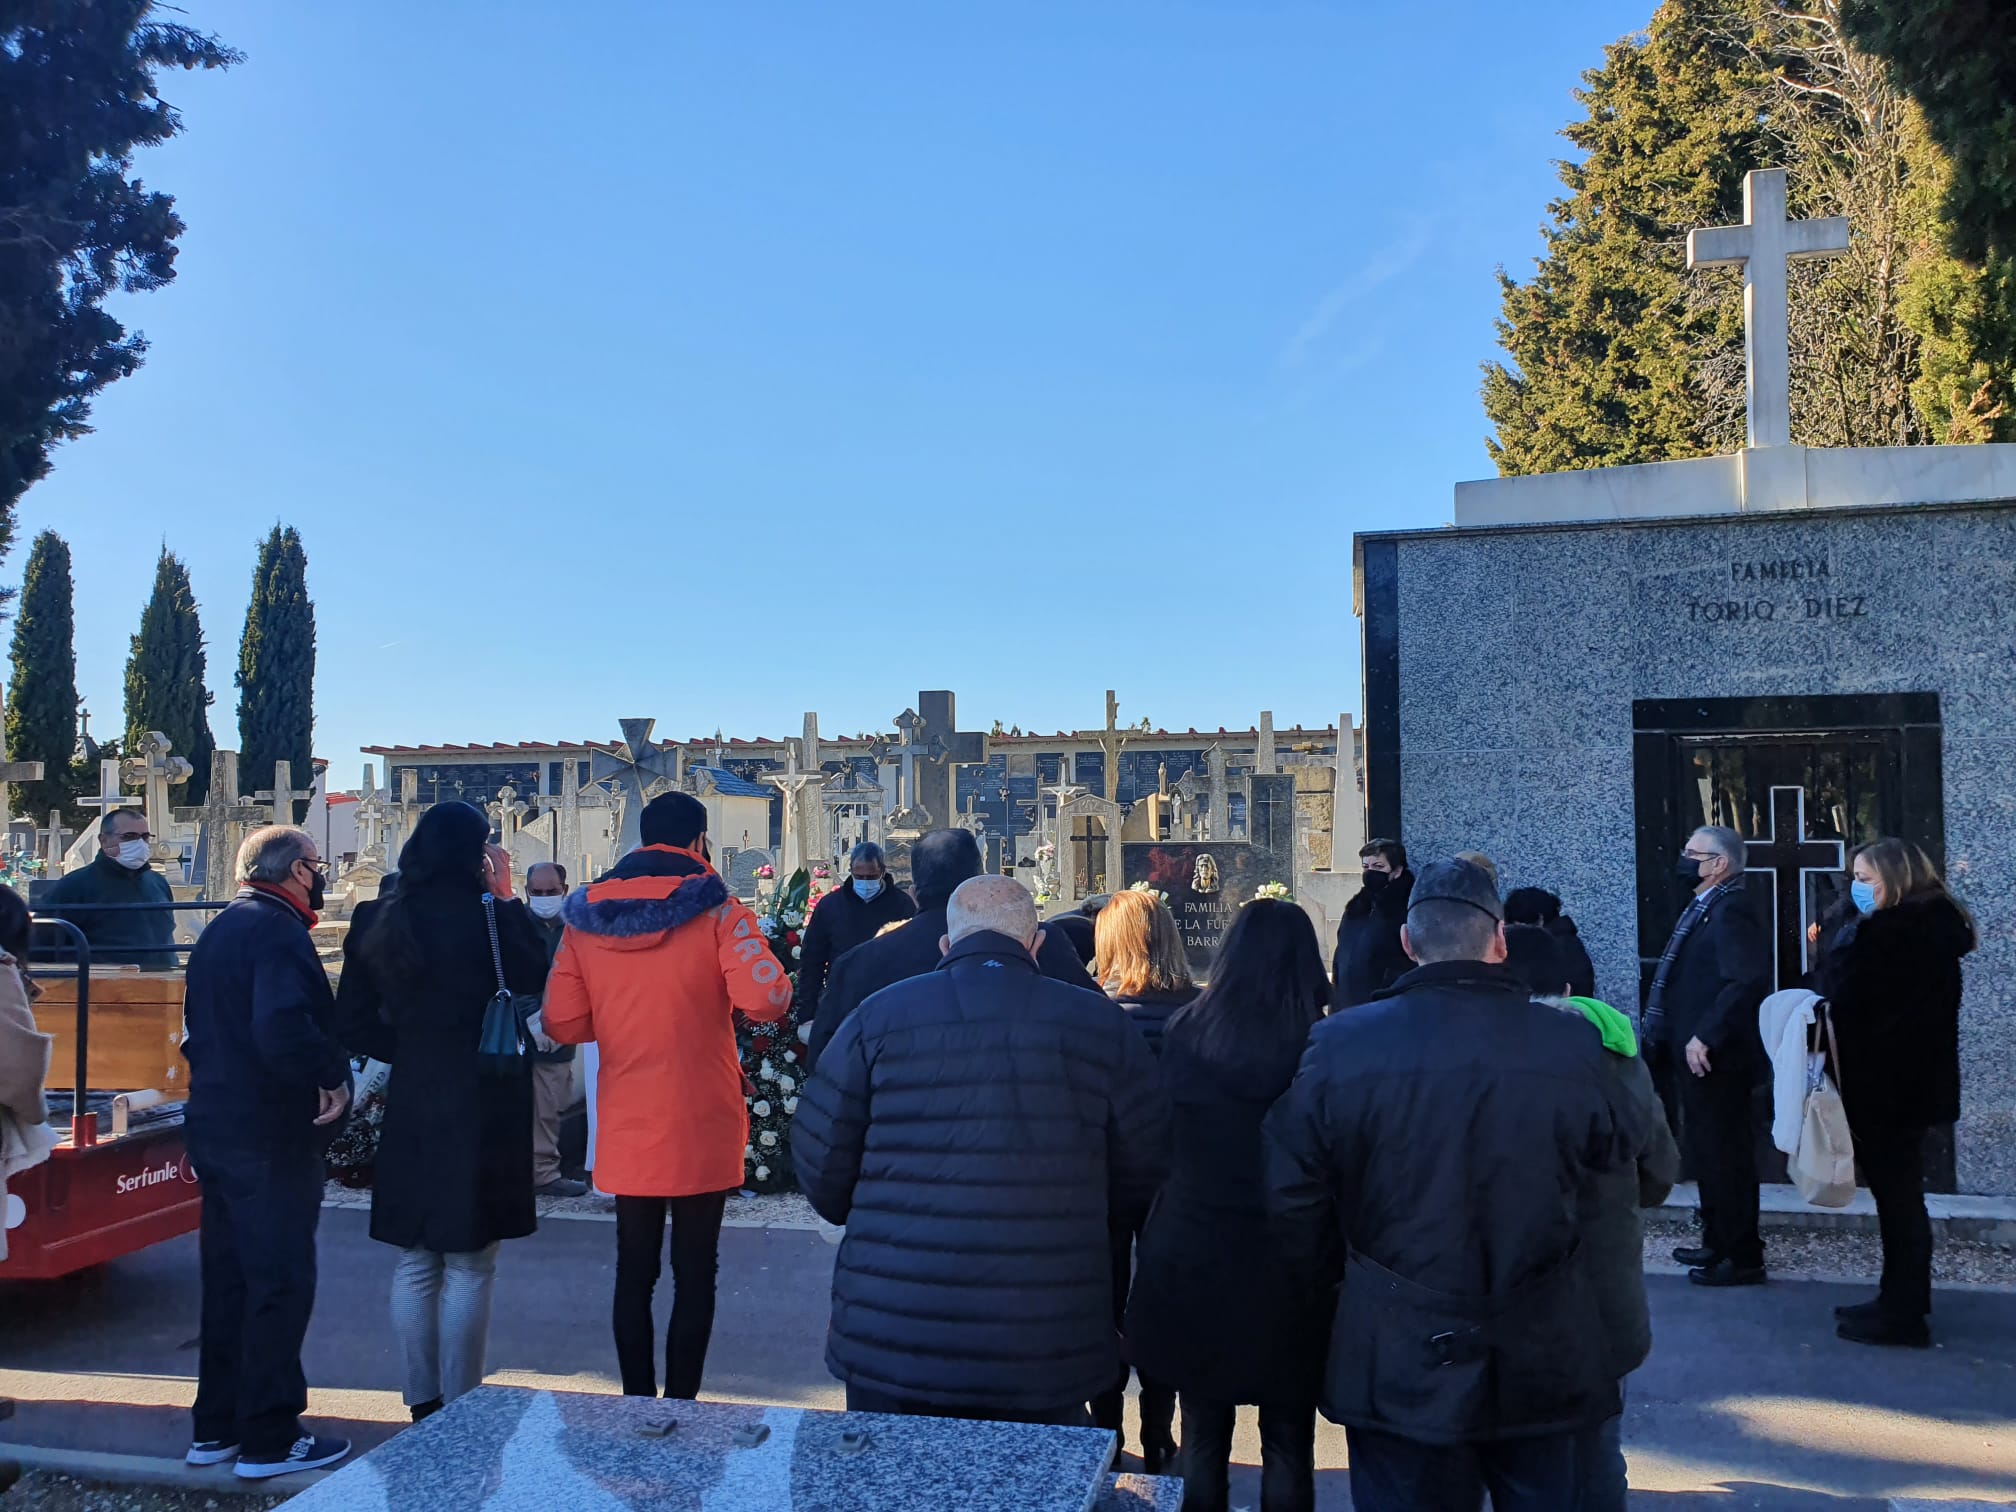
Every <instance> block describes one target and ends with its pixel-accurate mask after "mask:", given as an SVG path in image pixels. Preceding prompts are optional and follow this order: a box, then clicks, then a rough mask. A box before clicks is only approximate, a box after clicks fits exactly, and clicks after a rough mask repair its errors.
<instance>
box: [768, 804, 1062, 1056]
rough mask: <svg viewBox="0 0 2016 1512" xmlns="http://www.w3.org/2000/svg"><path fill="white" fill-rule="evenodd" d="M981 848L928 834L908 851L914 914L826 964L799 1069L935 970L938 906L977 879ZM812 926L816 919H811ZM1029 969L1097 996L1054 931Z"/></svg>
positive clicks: (940, 920)
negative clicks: (847, 1026) (851, 1019)
mask: <svg viewBox="0 0 2016 1512" xmlns="http://www.w3.org/2000/svg"><path fill="white" fill-rule="evenodd" d="M980 864H981V863H980V842H979V841H978V840H976V839H974V838H973V832H972V831H971V830H963V829H948V830H933V831H931V833H930V834H928V835H926V836H924V838H923V839H921V840H919V841H918V842H917V844H916V845H915V846H913V847H912V848H911V851H910V876H911V879H912V881H913V882H914V883H915V886H916V890H917V913H916V916H915V917H914V918H912V919H911V920H910V922H909V923H907V924H905V925H904V926H903V927H902V928H901V929H892V930H890V931H889V933H888V934H886V935H883V936H881V937H880V938H878V939H873V940H870V941H869V942H868V943H867V944H865V945H857V946H855V947H854V948H853V949H852V950H850V951H848V952H847V953H846V954H845V955H843V956H842V957H840V959H839V960H837V961H835V962H834V963H833V969H832V971H831V972H829V973H828V974H827V977H826V990H825V994H824V996H823V997H822V998H821V999H820V1004H821V1006H820V1009H819V1016H818V1017H817V1018H816V1019H814V1020H813V1021H812V1034H811V1037H810V1039H809V1041H808V1043H807V1047H806V1061H805V1063H806V1065H808V1066H817V1065H818V1064H819V1057H820V1056H821V1055H823V1054H825V1052H826V1046H827V1045H828V1044H830V1043H831V1042H832V1039H833V1036H834V1034H835V1033H837V1032H838V1030H839V1028H840V1026H841V1024H843V1023H844V1022H846V1019H847V1015H848V1014H850V1013H852V1012H853V1011H854V1010H855V1009H856V1008H857V1007H859V1006H860V1005H861V1004H862V1003H865V1002H866V1001H867V1000H868V999H869V998H871V997H873V996H874V995H875V994H876V993H878V992H880V991H881V990H882V989H883V988H884V987H888V986H891V985H892V984H894V983H896V982H901V981H904V980H906V979H907V978H910V977H917V976H923V975H925V974H926V973H928V972H931V971H934V970H936V969H937V966H938V958H939V949H938V942H939V941H940V940H942V939H944V938H945V904H946V902H947V900H948V899H950V898H951V896H952V890H953V889H954V888H956V887H958V886H959V884H960V883H962V882H964V881H966V880H967V879H968V878H971V877H977V876H979V875H980ZM813 917H814V918H815V919H816V918H817V917H818V915H817V914H816V913H815V914H814V915H813ZM1036 968H1037V970H1039V971H1041V972H1042V973H1043V975H1045V976H1046V977H1049V978H1050V979H1051V980H1052V981H1057V982H1063V983H1065V984H1067V985H1068V986H1072V987H1083V988H1085V989H1086V990H1087V991H1097V990H1098V989H1097V988H1095V987H1093V985H1092V978H1091V976H1090V974H1089V973H1087V972H1086V970H1085V964H1084V962H1082V961H1080V960H1079V959H1078V952H1077V951H1076V950H1074V949H1072V947H1071V945H1070V944H1069V943H1068V942H1067V941H1066V940H1065V939H1064V937H1063V935H1062V934H1060V933H1058V932H1057V931H1055V930H1048V929H1046V930H1044V931H1043V943H1042V945H1041V946H1039V947H1038V948H1037V951H1036Z"/></svg>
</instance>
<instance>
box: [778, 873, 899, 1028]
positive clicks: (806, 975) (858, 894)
mask: <svg viewBox="0 0 2016 1512" xmlns="http://www.w3.org/2000/svg"><path fill="white" fill-rule="evenodd" d="M848 869H849V871H851V872H852V874H853V875H852V876H850V877H849V878H848V880H847V885H846V886H844V887H842V888H840V889H839V890H837V891H835V892H830V893H828V894H826V896H825V897H823V898H821V899H820V900H819V906H818V907H817V908H815V909H813V910H812V922H811V923H809V924H807V925H806V926H805V940H804V945H803V954H802V955H801V956H800V957H799V961H798V1022H799V1023H801V1024H809V1023H811V1022H812V1019H813V1016H814V1015H815V1014H817V1013H818V1011H819V994H820V993H822V992H824V991H825V990H826V976H827V973H828V972H829V971H830V970H831V969H832V966H833V963H834V962H835V961H837V960H839V959H840V957H842V956H843V955H845V954H847V952H848V951H850V950H852V949H853V948H854V947H855V946H856V945H865V944H866V943H867V942H868V941H870V940H872V939H874V938H875V936H877V935H878V934H880V933H881V932H882V931H883V930H884V929H885V928H887V927H888V926H889V925H891V924H901V923H903V922H904V921H905V920H906V919H908V918H910V916H911V915H913V914H915V913H916V912H917V905H916V904H915V903H913V902H912V901H911V899H910V895H909V894H908V893H906V892H905V891H903V889H902V888H900V887H898V886H897V885H896V883H895V882H894V881H893V880H892V879H891V878H890V876H889V867H888V864H887V863H886V862H885V861H884V860H883V858H882V847H881V846H879V845H874V844H865V843H864V844H861V845H857V846H855V847H854V854H853V855H852V856H851V857H849V858H848Z"/></svg>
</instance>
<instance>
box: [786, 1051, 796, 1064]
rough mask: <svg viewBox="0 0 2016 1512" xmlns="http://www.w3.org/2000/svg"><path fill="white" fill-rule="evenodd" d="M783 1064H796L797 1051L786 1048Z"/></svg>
mask: <svg viewBox="0 0 2016 1512" xmlns="http://www.w3.org/2000/svg"><path fill="white" fill-rule="evenodd" d="M784 1064H785V1065H787V1066H795V1065H797V1064H798V1052H797V1051H796V1050H786V1051H785V1052H784Z"/></svg>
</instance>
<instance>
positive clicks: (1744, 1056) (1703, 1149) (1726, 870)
mask: <svg viewBox="0 0 2016 1512" xmlns="http://www.w3.org/2000/svg"><path fill="white" fill-rule="evenodd" d="M1677 870H1678V872H1679V875H1680V877H1681V879H1682V880H1683V881H1685V882H1686V883H1688V885H1689V886H1691V887H1692V888H1693V890H1694V897H1693V899H1692V900H1691V901H1690V902H1689V903H1688V905H1687V907H1686V910H1685V911H1684V912H1682V914H1681V915H1680V922H1679V923H1677V924H1676V925H1674V927H1673V937H1672V939H1671V940H1669V941H1668V942H1667V945H1666V951H1665V954H1664V955H1662V956H1661V957H1660V959H1659V969H1658V971H1657V973H1656V974H1655V975H1654V977H1653V979H1652V991H1651V994H1650V996H1649V997H1648V998H1647V999H1646V1003H1645V1025H1644V1028H1645V1038H1646V1040H1647V1042H1648V1043H1649V1044H1651V1045H1654V1046H1657V1047H1659V1049H1660V1051H1661V1052H1662V1054H1663V1056H1664V1058H1665V1059H1666V1061H1667V1063H1668V1065H1671V1066H1673V1068H1674V1075H1675V1078H1676V1079H1677V1080H1678V1082H1679V1086H1680V1113H1681V1125H1682V1127H1681V1136H1682V1142H1683V1144H1684V1146H1685V1148H1686V1151H1687V1164H1688V1165H1689V1166H1690V1167H1691V1168H1692V1171H1693V1175H1694V1179H1695V1180H1696V1181H1697V1182H1698V1183H1699V1184H1700V1188H1701V1240H1702V1242H1701V1245H1700V1247H1699V1248H1682V1249H1679V1250H1676V1251H1674V1256H1673V1258H1674V1259H1676V1260H1678V1261H1679V1262H1680V1263H1681V1264H1683V1265H1690V1266H1692V1267H1693V1269H1692V1270H1690V1271H1689V1272H1688V1273H1687V1274H1688V1279H1689V1280H1690V1281H1692V1282H1694V1283H1695V1284H1696V1285H1697V1286H1755V1285H1757V1284H1758V1283H1760V1282H1761V1281H1763V1279H1764V1238H1763V1235H1762V1234H1761V1233H1760V1232H1759V1230H1758V1222H1757V1154H1756V1145H1755V1143H1754V1140H1753V1130H1752V1129H1751V1117H1750V1092H1751V1088H1752V1087H1753V1085H1754V1084H1755V1083H1756V1081H1757V1079H1758V1076H1759V1074H1760V1071H1761V1069H1762V1066H1763V1058H1764V1046H1763V1043H1762V1041H1761V1040H1760V1039H1759V1037H1758V1031H1757V1008H1758V1005H1759V1004H1761V1003H1762V1002H1763V1001H1764V998H1765V996H1766V994H1768V993H1769V992H1770V991H1771V987H1772V981H1771V942H1770V939H1769V937H1768V936H1767V935H1766V933H1765V930H1764V925H1763V923H1762V921H1761V920H1760V919H1759V918H1758V916H1757V912H1756V909H1755V908H1754V907H1753V906H1752V903H1751V900H1750V899H1748V898H1747V897H1745V895H1744V890H1743V870H1744V858H1743V841H1742V839H1741V837H1739V836H1738V835H1737V833H1736V832H1735V831H1734V830H1730V829H1723V828H1720V827H1719V826H1710V827H1707V828H1704V829H1698V830H1696V831H1695V832H1694V833H1693V835H1692V836H1690V837H1689V839H1688V841H1687V845H1686V848H1685V849H1684V850H1683V851H1682V852H1681V853H1680V860H1679V862H1678V865H1677ZM1681 1056H1684V1067H1682V1066H1680V1065H1677V1064H1675V1062H1676V1061H1677V1060H1678V1059H1679V1057H1681Z"/></svg>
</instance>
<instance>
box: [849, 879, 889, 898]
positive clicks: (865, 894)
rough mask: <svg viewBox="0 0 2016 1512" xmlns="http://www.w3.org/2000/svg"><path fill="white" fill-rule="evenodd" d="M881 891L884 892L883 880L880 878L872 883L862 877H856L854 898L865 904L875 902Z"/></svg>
mask: <svg viewBox="0 0 2016 1512" xmlns="http://www.w3.org/2000/svg"><path fill="white" fill-rule="evenodd" d="M881 891H882V879H881V878H880V877H877V878H876V879H875V880H874V881H872V882H870V881H868V880H866V879H865V878H862V877H856V878H855V879H854V896H855V897H857V898H859V899H860V900H861V901H862V902H863V903H871V902H873V901H874V900H875V896H876V894H878V893H880V892H881Z"/></svg>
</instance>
